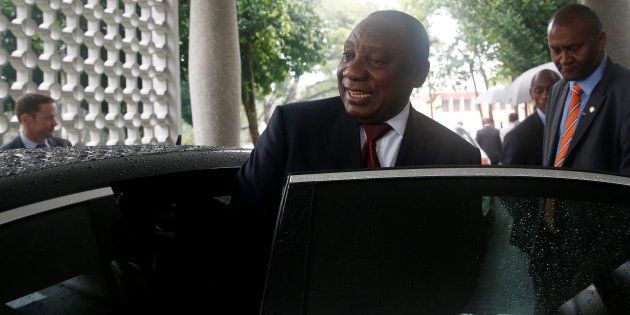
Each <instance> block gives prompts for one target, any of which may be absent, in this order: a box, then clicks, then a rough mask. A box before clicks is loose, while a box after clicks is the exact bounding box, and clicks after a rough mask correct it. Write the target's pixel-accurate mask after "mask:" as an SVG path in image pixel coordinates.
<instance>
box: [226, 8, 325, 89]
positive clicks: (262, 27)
mask: <svg viewBox="0 0 630 315" xmlns="http://www.w3.org/2000/svg"><path fill="white" fill-rule="evenodd" d="M312 2H313V1H297V0H284V1H278V0H238V1H237V5H238V30H239V42H240V45H241V52H243V51H244V50H245V45H251V48H252V56H253V67H254V69H253V70H254V83H255V86H256V90H257V91H258V92H259V93H262V94H269V93H270V92H271V88H272V84H273V83H280V82H282V81H284V80H285V79H287V78H288V77H289V76H300V75H302V74H303V73H305V72H307V71H309V70H310V69H311V68H312V67H313V66H314V65H316V64H318V63H321V62H322V61H323V60H324V56H323V53H322V51H323V45H324V35H323V34H324V30H323V29H322V24H323V23H322V22H321V20H320V18H319V16H318V15H317V14H315V12H314V11H313V5H312ZM241 62H242V63H241V65H242V69H243V72H245V71H247V70H248V69H247V68H246V63H245V62H244V61H243V59H241ZM243 79H245V80H247V76H246V75H245V73H244V75H243ZM243 84H244V85H245V84H246V82H243Z"/></svg>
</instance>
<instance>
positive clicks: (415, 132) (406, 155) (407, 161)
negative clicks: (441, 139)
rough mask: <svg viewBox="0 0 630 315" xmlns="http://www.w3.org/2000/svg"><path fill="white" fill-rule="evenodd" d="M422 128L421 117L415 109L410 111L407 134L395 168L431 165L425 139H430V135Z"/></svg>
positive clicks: (399, 150)
mask: <svg viewBox="0 0 630 315" xmlns="http://www.w3.org/2000/svg"><path fill="white" fill-rule="evenodd" d="M427 131H428V130H426V129H425V128H423V126H422V121H421V116H420V113H418V112H417V111H416V110H415V109H413V107H411V108H410V110H409V118H407V126H406V127H405V134H404V135H403V138H402V141H401V142H400V148H399V149H398V156H397V157H396V163H395V164H394V166H413V165H424V164H431V163H429V161H426V160H427V154H423V153H426V152H427V149H426V148H427V143H426V141H425V139H430V135H429V134H427Z"/></svg>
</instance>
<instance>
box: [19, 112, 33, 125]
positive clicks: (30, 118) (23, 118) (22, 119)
mask: <svg viewBox="0 0 630 315" xmlns="http://www.w3.org/2000/svg"><path fill="white" fill-rule="evenodd" d="M34 119H35V115H31V114H28V113H24V114H22V115H20V123H21V124H25V123H30V122H32V121H33V120H34Z"/></svg>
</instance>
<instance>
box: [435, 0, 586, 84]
mask: <svg viewBox="0 0 630 315" xmlns="http://www.w3.org/2000/svg"><path fill="white" fill-rule="evenodd" d="M574 2H575V1H572V0H502V1H497V0H468V1H458V0H446V1H442V4H443V6H444V7H445V8H447V9H448V10H449V12H450V13H451V14H452V15H453V16H454V17H455V18H456V19H457V20H458V21H459V25H460V31H461V33H462V35H463V38H462V40H463V41H464V42H465V43H466V44H467V45H468V47H469V48H474V47H476V48H479V49H484V45H485V47H486V48H485V49H488V48H489V49H491V54H487V55H486V57H487V58H488V59H496V60H499V61H500V62H501V63H502V65H503V66H502V71H501V73H502V74H503V75H505V76H508V77H516V76H518V75H519V74H520V73H522V72H523V71H525V70H527V69H529V68H532V67H534V66H536V65H539V64H541V63H545V62H549V61H550V58H549V51H548V48H547V31H546V30H547V24H548V22H549V19H550V18H551V16H552V15H553V13H554V12H555V11H556V10H557V9H558V8H560V7H562V6H563V5H565V4H567V3H574ZM484 42H485V44H484ZM483 52H484V51H477V53H479V54H481V53H483Z"/></svg>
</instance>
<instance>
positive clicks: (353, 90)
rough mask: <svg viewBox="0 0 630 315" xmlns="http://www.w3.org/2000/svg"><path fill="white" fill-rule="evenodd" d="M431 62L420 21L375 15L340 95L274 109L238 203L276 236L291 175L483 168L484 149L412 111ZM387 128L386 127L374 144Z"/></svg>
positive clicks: (364, 27)
mask: <svg viewBox="0 0 630 315" xmlns="http://www.w3.org/2000/svg"><path fill="white" fill-rule="evenodd" d="M428 57H429V40H428V37H427V34H426V31H425V29H424V27H423V26H422V24H421V23H420V22H419V21H418V20H416V19H415V18H414V17H412V16H410V15H407V14H405V13H402V12H398V11H377V12H375V13H372V14H371V15H369V16H368V17H367V18H366V19H365V20H363V21H362V22H360V23H359V24H358V25H357V26H356V28H355V29H354V30H353V31H352V33H351V34H350V36H349V37H348V39H347V40H346V42H345V44H344V48H343V52H342V54H341V60H340V62H339V66H338V68H337V79H338V87H339V96H338V97H333V98H328V99H322V100H316V101H310V102H302V103H296V104H290V105H285V106H279V107H278V108H276V110H275V112H274V114H273V116H272V117H271V119H270V121H269V125H268V126H267V129H266V130H265V132H263V134H262V135H261V137H260V139H259V140H258V143H256V147H255V148H254V150H253V151H252V153H251V156H250V158H249V160H248V161H247V162H246V163H245V164H244V165H243V167H242V168H241V170H240V172H239V173H238V176H237V187H238V188H237V191H236V192H235V193H236V195H235V202H236V203H239V206H246V207H248V208H255V209H258V210H259V211H258V213H260V214H261V215H263V216H264V218H265V219H264V220H265V221H266V225H267V226H268V228H269V232H271V229H272V227H273V224H274V223H275V219H276V214H277V211H278V203H279V201H280V195H281V190H282V185H283V184H284V180H285V179H286V177H287V174H289V173H292V172H306V171H324V170H343V169H358V168H362V167H392V166H421V165H479V164H480V163H481V162H480V153H479V150H478V149H476V148H474V147H473V146H471V145H470V144H469V143H468V142H466V141H465V140H463V139H462V138H461V137H459V136H458V135H457V134H455V133H453V132H451V131H450V130H449V129H447V128H445V127H443V126H442V125H440V124H439V123H437V122H435V121H433V120H432V119H430V118H428V117H426V116H424V115H422V114H420V113H419V112H417V111H415V110H414V109H413V107H411V104H410V102H409V96H410V95H411V91H412V90H413V89H414V88H418V87H420V86H422V84H423V83H424V81H425V79H426V77H427V74H428V72H429V60H428ZM383 124H387V126H385V128H386V129H387V130H385V131H384V133H383V134H382V135H380V136H379V137H378V139H376V140H374V141H372V140H369V139H368V138H370V136H369V135H368V134H370V133H371V132H372V129H374V128H375V127H378V126H382V125H383ZM370 151H371V152H370ZM374 153H375V155H374Z"/></svg>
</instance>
